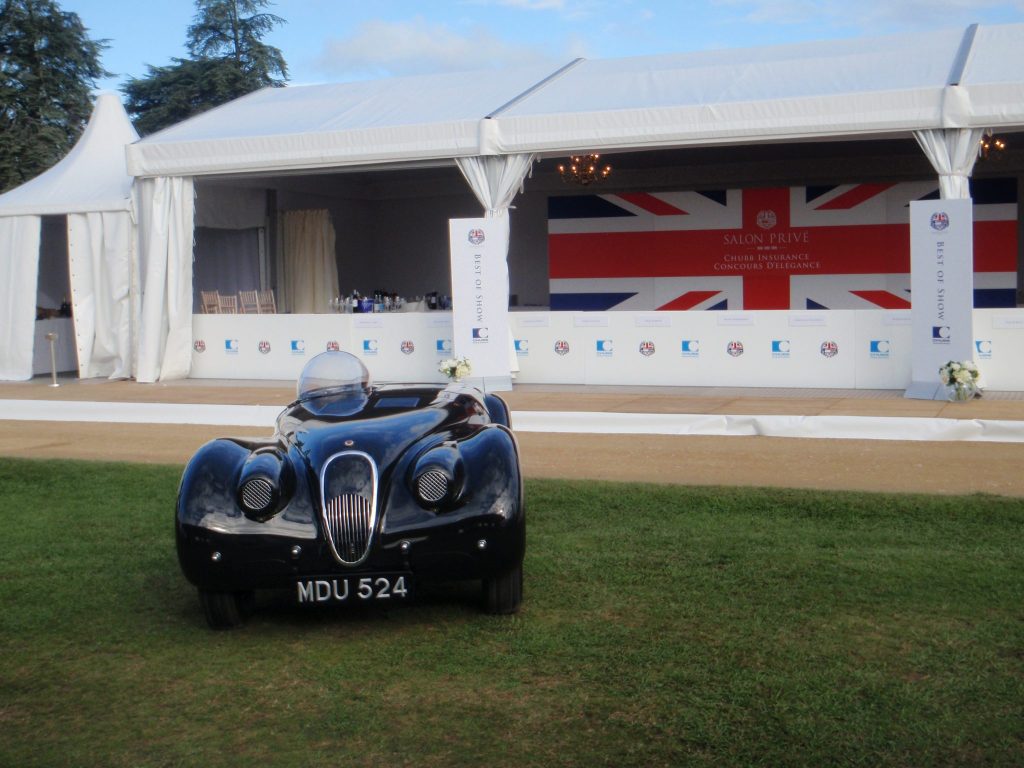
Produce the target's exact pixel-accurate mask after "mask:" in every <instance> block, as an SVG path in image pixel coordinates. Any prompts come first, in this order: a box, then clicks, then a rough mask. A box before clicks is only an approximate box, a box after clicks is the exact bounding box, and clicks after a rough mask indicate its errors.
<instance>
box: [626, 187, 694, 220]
mask: <svg viewBox="0 0 1024 768" xmlns="http://www.w3.org/2000/svg"><path fill="white" fill-rule="evenodd" d="M618 197H621V198H622V199H623V200H625V201H626V202H627V203H632V204H633V205H635V206H636V207H637V208H643V209H644V210H645V211H647V212H648V213H653V214H654V215H655V216H689V215H690V214H688V213H687V212H686V211H684V210H683V209H681V208H676V207H675V206H674V205H670V204H669V203H666V202H665V201H664V200H662V199H661V198H658V197H655V196H654V195H651V194H648V193H647V192H623V193H620V194H619V195H618Z"/></svg>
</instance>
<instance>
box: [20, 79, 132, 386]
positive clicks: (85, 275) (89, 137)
mask: <svg viewBox="0 0 1024 768" xmlns="http://www.w3.org/2000/svg"><path fill="white" fill-rule="evenodd" d="M137 139H138V134H137V133H136V132H135V129H134V128H133V127H132V124H131V122H130V121H129V120H128V116H127V115H126V114H125V111H124V108H123V107H122V106H121V102H120V100H119V99H118V97H117V96H116V95H114V94H102V95H100V97H99V98H98V99H97V101H96V106H95V108H94V110H93V114H92V116H91V117H90V119H89V124H88V126H87V127H86V129H85V132H84V133H83V134H82V136H81V138H80V139H79V140H78V143H77V144H75V146H74V147H73V148H72V150H71V152H69V153H68V155H67V156H66V157H65V158H64V159H63V160H61V161H60V162H59V163H57V165H55V166H54V167H52V168H50V169H49V170H48V171H46V172H45V173H43V174H41V175H39V176H37V177H36V178H34V179H32V180H31V181H28V182H26V183H25V184H22V185H21V186H20V187H17V188H15V189H13V190H11V191H9V192H7V193H5V194H3V195H0V273H3V274H4V275H6V276H7V279H6V283H5V285H4V289H3V301H2V302H0V324H2V325H3V327H4V328H5V329H6V332H5V333H4V334H2V335H0V379H13V380H24V379H29V378H31V377H32V355H33V336H34V326H35V317H36V288H37V280H38V270H39V245H40V229H41V217H42V216H47V215H64V216H66V217H67V243H68V269H69V272H70V285H71V304H72V310H73V317H74V328H75V337H76V338H75V342H76V347H77V353H78V372H79V375H80V376H81V377H83V378H88V377H95V376H109V377H111V378H122V377H127V376H130V375H131V365H132V345H131V328H132V321H131V315H132V308H131V293H132V288H131V283H132V274H133V262H134V255H133V254H134V253H135V227H134V224H133V214H132V203H131V189H132V177H131V176H129V175H128V173H127V170H126V168H125V146H126V145H127V144H130V143H131V142H133V141H136V140H137Z"/></svg>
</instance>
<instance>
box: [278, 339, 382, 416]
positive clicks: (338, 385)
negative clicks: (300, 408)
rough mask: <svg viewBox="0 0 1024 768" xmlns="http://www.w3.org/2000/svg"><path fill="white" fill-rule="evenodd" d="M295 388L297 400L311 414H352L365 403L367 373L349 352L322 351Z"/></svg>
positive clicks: (311, 361)
mask: <svg viewBox="0 0 1024 768" xmlns="http://www.w3.org/2000/svg"><path fill="white" fill-rule="evenodd" d="M296 389H297V392H298V396H299V401H300V402H302V403H305V404H306V407H307V408H308V409H309V410H311V411H313V412H317V411H324V412H330V413H334V414H337V415H341V414H343V413H345V412H350V413H351V412H355V411H358V410H359V409H361V408H362V407H363V406H364V405H365V404H366V398H367V394H368V392H369V389H370V372H369V371H368V370H366V366H365V365H363V363H362V361H361V360H360V359H359V358H358V357H355V356H354V355H350V354H349V353H348V352H321V353H320V354H319V355H317V356H316V357H314V358H313V359H312V360H310V361H309V362H308V363H306V367H305V368H303V369H302V373H301V374H299V382H298V385H297V387H296ZM311 406H312V407H311Z"/></svg>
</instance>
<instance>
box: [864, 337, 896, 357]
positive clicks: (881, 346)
mask: <svg viewBox="0 0 1024 768" xmlns="http://www.w3.org/2000/svg"><path fill="white" fill-rule="evenodd" d="M890 349H891V345H890V344H889V340H888V339H872V340H871V342H870V344H869V345H868V351H869V352H870V354H871V356H872V357H873V358H875V359H876V360H878V359H888V357H889V351H890Z"/></svg>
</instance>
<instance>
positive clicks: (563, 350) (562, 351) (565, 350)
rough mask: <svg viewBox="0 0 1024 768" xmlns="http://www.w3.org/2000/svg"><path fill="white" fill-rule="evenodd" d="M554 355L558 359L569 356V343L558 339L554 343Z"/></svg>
mask: <svg viewBox="0 0 1024 768" xmlns="http://www.w3.org/2000/svg"><path fill="white" fill-rule="evenodd" d="M555 354H556V355H558V356H559V357H565V356H566V355H568V354H569V342H568V341H566V340H565V339H559V340H558V341H556V342H555Z"/></svg>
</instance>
